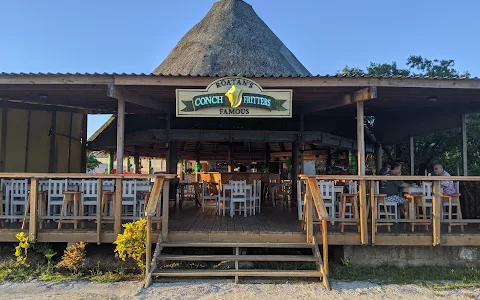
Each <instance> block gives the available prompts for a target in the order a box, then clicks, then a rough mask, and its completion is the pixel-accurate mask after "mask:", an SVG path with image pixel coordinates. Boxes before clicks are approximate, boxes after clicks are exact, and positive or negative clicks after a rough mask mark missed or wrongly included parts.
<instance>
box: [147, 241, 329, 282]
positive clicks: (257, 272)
mask: <svg viewBox="0 0 480 300" xmlns="http://www.w3.org/2000/svg"><path fill="white" fill-rule="evenodd" d="M167 248H176V249H185V248H193V249H202V248H203V249H207V248H232V253H234V254H233V255H182V254H181V255H177V254H162V250H164V249H167ZM252 248H257V249H271V248H276V249H279V248H280V249H285V250H287V249H290V250H293V249H311V250H312V254H311V255H257V254H256V255H248V254H246V252H248V250H249V249H252ZM279 251H280V250H279ZM241 252H243V253H245V254H240V253H241ZM159 261H171V262H174V261H198V262H207V261H221V262H225V261H230V262H234V263H235V269H193V270H188V269H187V270H185V269H184V270H181V269H166V270H163V269H157V262H159ZM244 261H249V262H315V263H316V265H317V269H316V270H268V269H242V268H240V267H239V262H244ZM155 277H234V278H235V283H237V282H238V279H239V277H318V278H320V279H321V280H322V283H323V285H324V286H325V288H326V289H328V290H329V289H330V286H329V283H328V279H327V274H326V272H325V270H324V264H323V261H322V257H321V256H320V251H319V248H318V245H317V243H316V241H313V242H312V243H174V242H164V241H163V240H162V236H160V237H159V240H158V242H157V245H156V249H155V253H154V255H153V258H152V263H151V265H150V268H149V273H148V274H147V276H146V279H145V287H148V286H149V285H150V284H151V281H152V278H155Z"/></svg>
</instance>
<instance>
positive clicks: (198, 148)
mask: <svg viewBox="0 0 480 300" xmlns="http://www.w3.org/2000/svg"><path fill="white" fill-rule="evenodd" d="M198 143H200V142H198ZM195 156H196V157H195V161H196V164H198V165H199V164H200V146H197V152H196V153H195ZM206 171H207V172H208V170H206ZM195 181H196V182H199V181H200V172H197V171H196V170H195Z"/></svg>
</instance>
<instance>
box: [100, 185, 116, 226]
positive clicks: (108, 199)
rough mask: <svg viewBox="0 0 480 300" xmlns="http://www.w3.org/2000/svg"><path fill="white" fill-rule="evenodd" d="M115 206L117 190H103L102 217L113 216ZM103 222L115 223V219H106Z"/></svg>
mask: <svg viewBox="0 0 480 300" xmlns="http://www.w3.org/2000/svg"><path fill="white" fill-rule="evenodd" d="M114 207H115V192H103V191H102V211H101V213H102V217H113V210H114ZM102 223H114V220H104V219H102Z"/></svg>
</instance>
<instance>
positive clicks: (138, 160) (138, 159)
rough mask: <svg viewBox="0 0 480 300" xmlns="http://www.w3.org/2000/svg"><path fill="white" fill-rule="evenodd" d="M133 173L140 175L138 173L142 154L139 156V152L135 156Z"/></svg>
mask: <svg viewBox="0 0 480 300" xmlns="http://www.w3.org/2000/svg"><path fill="white" fill-rule="evenodd" d="M133 169H134V170H133V172H135V174H138V172H139V171H140V154H138V152H135V153H134V154H133Z"/></svg>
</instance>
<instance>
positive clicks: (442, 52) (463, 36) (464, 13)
mask: <svg viewBox="0 0 480 300" xmlns="http://www.w3.org/2000/svg"><path fill="white" fill-rule="evenodd" d="M214 2H215V0H175V1H158V0H140V1H131V0H116V1H113V0H102V1H98V0H95V1H94V0H82V1H79V0H72V1H65V0H62V1H60V0H48V1H37V0H16V1H13V0H10V1H8V0H0V12H1V17H0V37H1V44H0V45H1V46H0V72H120V73H121V72H127V73H130V72H134V73H142V72H143V73H149V72H151V71H152V70H153V69H154V68H155V67H156V66H157V65H158V64H160V62H161V61H162V60H163V59H164V58H165V57H166V56H167V55H168V53H169V52H170V51H171V50H172V49H173V47H174V46H175V45H176V43H177V42H178V40H179V39H180V38H181V37H182V36H183V35H184V34H185V33H186V32H187V31H188V30H189V29H190V28H191V27H192V26H193V25H195V24H196V23H197V22H198V21H199V20H200V19H201V18H203V17H204V16H205V14H206V13H207V12H208V10H209V9H210V7H211V5H212V4H213V3H214ZM247 2H248V3H250V4H251V5H252V6H253V8H254V9H255V10H256V12H257V14H258V15H259V16H260V17H261V18H262V19H263V20H264V21H265V23H267V25H269V26H270V28H272V30H273V31H274V32H275V33H276V34H277V35H278V36H279V37H280V39H282V40H283V42H284V43H285V44H286V45H287V46H288V47H289V48H290V50H291V51H292V52H293V53H295V55H296V56H297V58H298V59H299V60H300V61H301V62H302V63H303V64H304V65H305V66H306V67H307V69H309V70H310V72H312V73H314V74H322V75H325V74H334V73H336V72H337V71H338V70H340V69H342V68H343V67H344V66H345V65H349V66H358V67H365V66H366V65H368V64H369V63H370V62H371V61H373V62H392V61H397V62H398V64H399V65H400V66H403V65H404V63H405V60H406V58H407V57H408V56H409V55H411V54H416V55H422V56H424V57H428V58H440V59H442V58H449V59H454V60H455V61H456V67H457V69H458V70H460V71H464V70H468V71H469V72H470V73H471V74H472V76H480V59H479V55H478V54H479V49H480V39H479V38H478V32H479V31H480V18H479V17H478V13H479V12H480V1H478V0H463V1H447V0H415V1H412V0H403V1H385V0H364V1H358V0H351V1H347V0H343V1H341V0H337V1H318V0H296V1H291V0H275V1H273V0H271V1H266V0H247ZM47 3H48V5H47ZM107 118H108V117H107V116H94V117H89V124H88V125H89V126H88V131H89V132H88V134H89V136H90V135H91V134H93V132H94V131H95V130H96V129H97V128H98V127H99V126H101V124H102V123H103V122H104V121H105V120H106V119H107Z"/></svg>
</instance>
